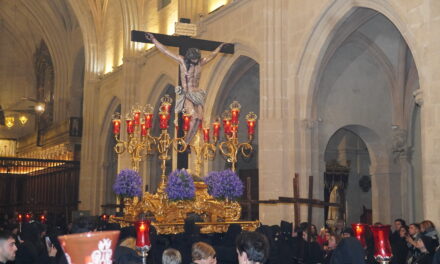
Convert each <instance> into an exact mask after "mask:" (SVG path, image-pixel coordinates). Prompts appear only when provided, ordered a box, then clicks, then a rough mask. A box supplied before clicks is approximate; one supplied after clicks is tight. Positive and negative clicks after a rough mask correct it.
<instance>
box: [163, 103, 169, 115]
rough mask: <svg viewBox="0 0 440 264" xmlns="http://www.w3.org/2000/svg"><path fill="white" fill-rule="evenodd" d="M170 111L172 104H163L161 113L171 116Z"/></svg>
mask: <svg viewBox="0 0 440 264" xmlns="http://www.w3.org/2000/svg"><path fill="white" fill-rule="evenodd" d="M170 110H171V104H170V103H167V102H164V103H162V106H161V111H163V112H167V113H168V114H169V113H170Z"/></svg>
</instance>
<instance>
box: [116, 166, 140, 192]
mask: <svg viewBox="0 0 440 264" xmlns="http://www.w3.org/2000/svg"><path fill="white" fill-rule="evenodd" d="M113 191H114V192H115V193H116V194H117V195H120V196H122V197H135V196H139V197H140V196H142V178H141V176H139V173H138V172H137V171H134V170H130V169H124V170H121V172H119V174H118V176H116V180H115V183H114V184H113Z"/></svg>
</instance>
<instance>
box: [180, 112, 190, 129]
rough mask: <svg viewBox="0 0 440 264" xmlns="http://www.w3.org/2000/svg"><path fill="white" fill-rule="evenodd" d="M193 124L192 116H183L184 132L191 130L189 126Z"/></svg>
mask: <svg viewBox="0 0 440 264" xmlns="http://www.w3.org/2000/svg"><path fill="white" fill-rule="evenodd" d="M190 123H191V116H190V115H185V114H184V115H183V127H182V128H183V131H188V130H189V124H190Z"/></svg>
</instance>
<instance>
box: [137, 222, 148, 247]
mask: <svg viewBox="0 0 440 264" xmlns="http://www.w3.org/2000/svg"><path fill="white" fill-rule="evenodd" d="M150 223H151V222H150V221H149V220H142V221H137V222H136V223H135V227H136V235H137V236H136V247H138V248H143V247H147V248H149V247H150V246H151V242H150Z"/></svg>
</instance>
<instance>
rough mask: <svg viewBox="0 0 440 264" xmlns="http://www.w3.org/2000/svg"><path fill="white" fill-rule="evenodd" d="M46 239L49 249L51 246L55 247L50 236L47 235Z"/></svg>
mask: <svg viewBox="0 0 440 264" xmlns="http://www.w3.org/2000/svg"><path fill="white" fill-rule="evenodd" d="M44 239H45V240H46V247H47V250H49V249H50V248H52V247H53V244H52V241H50V238H49V237H48V236H46V237H45V238H44Z"/></svg>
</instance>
